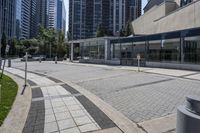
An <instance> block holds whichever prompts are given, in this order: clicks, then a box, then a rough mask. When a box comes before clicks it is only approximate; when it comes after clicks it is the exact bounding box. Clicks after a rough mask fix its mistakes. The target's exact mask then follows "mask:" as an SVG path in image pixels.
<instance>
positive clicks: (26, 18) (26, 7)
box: [21, 0, 31, 39]
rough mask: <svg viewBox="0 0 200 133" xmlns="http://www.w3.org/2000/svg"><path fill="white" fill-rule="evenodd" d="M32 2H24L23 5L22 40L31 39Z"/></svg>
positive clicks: (23, 0)
mask: <svg viewBox="0 0 200 133" xmlns="http://www.w3.org/2000/svg"><path fill="white" fill-rule="evenodd" d="M30 9H31V1H30V0H22V5H21V27H22V28H21V39H28V38H29V37H30V24H31V23H30V19H31V13H30Z"/></svg>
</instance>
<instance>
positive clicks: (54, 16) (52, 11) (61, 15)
mask: <svg viewBox="0 0 200 133" xmlns="http://www.w3.org/2000/svg"><path fill="white" fill-rule="evenodd" d="M48 15H49V17H48V27H49V28H55V29H57V30H62V31H64V30H65V25H64V23H66V11H65V6H64V2H63V0H49V3H48ZM64 32H65V31H64Z"/></svg>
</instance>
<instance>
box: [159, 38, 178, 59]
mask: <svg viewBox="0 0 200 133" xmlns="http://www.w3.org/2000/svg"><path fill="white" fill-rule="evenodd" d="M161 61H164V62H165V61H166V62H180V39H179V38H177V39H168V40H161Z"/></svg>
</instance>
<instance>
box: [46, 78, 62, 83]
mask: <svg viewBox="0 0 200 133" xmlns="http://www.w3.org/2000/svg"><path fill="white" fill-rule="evenodd" d="M47 78H48V79H50V80H52V81H54V82H56V83H62V81H60V80H59V79H56V78H53V77H50V76H48V77H47Z"/></svg>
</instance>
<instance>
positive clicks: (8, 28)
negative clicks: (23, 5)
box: [0, 0, 16, 39]
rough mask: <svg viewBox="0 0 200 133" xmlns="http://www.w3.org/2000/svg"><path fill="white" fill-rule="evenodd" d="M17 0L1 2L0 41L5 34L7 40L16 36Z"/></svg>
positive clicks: (2, 0) (3, 0)
mask: <svg viewBox="0 0 200 133" xmlns="http://www.w3.org/2000/svg"><path fill="white" fill-rule="evenodd" d="M15 8H16V0H0V39H1V37H2V34H3V33H5V34H6V36H7V38H8V39H10V38H13V37H14V36H15V23H16V21H15V20H16V18H15V11H16V10H15Z"/></svg>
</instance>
